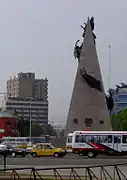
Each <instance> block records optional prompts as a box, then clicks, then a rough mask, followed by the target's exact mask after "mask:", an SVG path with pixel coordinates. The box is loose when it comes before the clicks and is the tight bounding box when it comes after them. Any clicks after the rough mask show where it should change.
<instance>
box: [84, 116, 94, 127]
mask: <svg viewBox="0 0 127 180" xmlns="http://www.w3.org/2000/svg"><path fill="white" fill-rule="evenodd" d="M85 124H86V126H91V125H92V124H93V119H92V118H85Z"/></svg>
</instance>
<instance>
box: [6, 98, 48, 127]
mask: <svg viewBox="0 0 127 180" xmlns="http://www.w3.org/2000/svg"><path fill="white" fill-rule="evenodd" d="M6 110H7V111H9V112H16V113H17V114H18V116H20V117H21V116H22V117H23V118H24V119H25V120H30V118H31V120H32V121H38V122H40V123H43V124H48V101H42V100H36V99H30V98H24V99H21V98H20V99H19V98H9V99H8V100H7V101H6Z"/></svg>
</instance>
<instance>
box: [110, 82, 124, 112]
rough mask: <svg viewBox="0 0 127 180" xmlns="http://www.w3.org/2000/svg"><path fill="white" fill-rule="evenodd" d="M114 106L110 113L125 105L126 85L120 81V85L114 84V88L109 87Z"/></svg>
mask: <svg viewBox="0 0 127 180" xmlns="http://www.w3.org/2000/svg"><path fill="white" fill-rule="evenodd" d="M111 92H112V96H113V100H114V107H113V110H112V114H117V113H118V112H119V111H120V110H121V109H123V108H126V107H127V85H126V84H124V83H121V86H118V85H117V86H116V89H111Z"/></svg>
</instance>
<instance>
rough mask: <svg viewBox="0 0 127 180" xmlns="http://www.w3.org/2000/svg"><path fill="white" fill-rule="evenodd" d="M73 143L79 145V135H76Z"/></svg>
mask: <svg viewBox="0 0 127 180" xmlns="http://www.w3.org/2000/svg"><path fill="white" fill-rule="evenodd" d="M75 142H76V143H79V142H80V135H76V137H75Z"/></svg>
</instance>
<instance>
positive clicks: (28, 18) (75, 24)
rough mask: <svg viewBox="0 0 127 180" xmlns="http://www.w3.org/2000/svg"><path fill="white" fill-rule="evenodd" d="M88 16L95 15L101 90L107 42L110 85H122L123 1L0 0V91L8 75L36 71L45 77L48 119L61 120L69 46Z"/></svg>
mask: <svg viewBox="0 0 127 180" xmlns="http://www.w3.org/2000/svg"><path fill="white" fill-rule="evenodd" d="M88 16H94V17H95V22H96V24H95V32H96V35H97V51H98V56H99V62H100V65H101V71H102V75H103V80H104V86H105V88H106V89H107V88H108V45H109V44H111V86H112V87H114V86H115V84H119V83H120V82H121V81H123V82H125V83H127V20H126V17H127V1H126V0H122V1H116V0H106V1H104V0H92V1H88V0H78V1H77V0H0V60H1V69H0V91H1V92H3V91H5V81H6V80H7V79H8V78H9V76H14V75H17V73H18V72H21V71H22V72H27V71H32V72H36V76H37V77H39V78H40V77H47V78H48V80H49V110H50V112H49V119H50V120H65V119H66V117H67V113H68V109H69V103H70V98H71V93H72V88H73V84H74V78H75V73H76V67H77V62H76V60H75V59H74V58H73V47H74V43H75V41H76V40H77V39H80V38H81V36H82V29H81V28H80V25H81V24H83V21H86V20H87V17H88Z"/></svg>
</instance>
